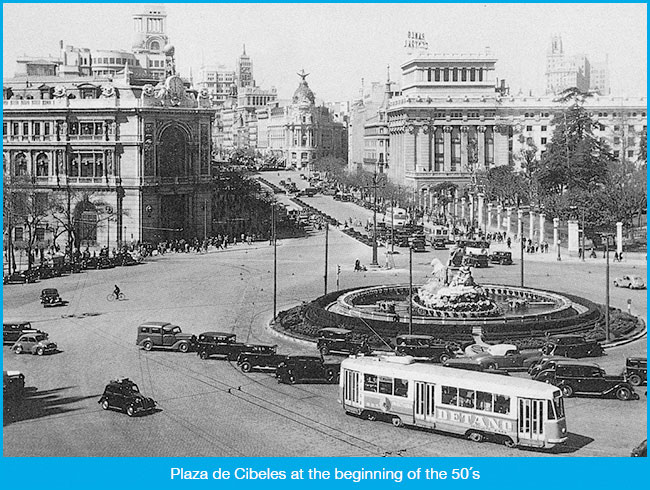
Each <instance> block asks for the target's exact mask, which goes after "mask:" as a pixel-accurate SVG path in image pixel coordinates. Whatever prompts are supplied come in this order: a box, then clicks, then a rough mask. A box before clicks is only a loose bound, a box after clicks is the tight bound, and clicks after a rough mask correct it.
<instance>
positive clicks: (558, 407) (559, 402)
mask: <svg viewBox="0 0 650 490" xmlns="http://www.w3.org/2000/svg"><path fill="white" fill-rule="evenodd" d="M553 404H554V405H555V414H556V415H557V418H559V419H561V418H562V417H564V400H563V399H562V398H561V397H559V396H557V397H555V398H553Z"/></svg>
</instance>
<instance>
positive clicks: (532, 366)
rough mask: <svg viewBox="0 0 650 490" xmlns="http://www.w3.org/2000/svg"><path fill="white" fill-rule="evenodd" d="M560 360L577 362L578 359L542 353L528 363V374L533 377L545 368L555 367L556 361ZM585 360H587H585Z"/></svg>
mask: <svg viewBox="0 0 650 490" xmlns="http://www.w3.org/2000/svg"><path fill="white" fill-rule="evenodd" d="M558 361H559V362H562V361H573V362H579V361H578V359H572V358H570V357H564V356H547V355H546V354H543V355H542V357H540V358H539V359H532V360H531V362H530V363H528V374H529V375H530V377H531V378H534V377H535V376H536V375H537V374H538V373H540V372H542V371H544V370H546V369H551V368H555V364H556V363H557V362H558ZM585 362H587V361H585Z"/></svg>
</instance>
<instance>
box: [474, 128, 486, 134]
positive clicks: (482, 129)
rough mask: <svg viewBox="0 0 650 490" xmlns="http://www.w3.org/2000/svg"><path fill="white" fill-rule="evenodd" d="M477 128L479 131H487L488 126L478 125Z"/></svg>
mask: <svg viewBox="0 0 650 490" xmlns="http://www.w3.org/2000/svg"><path fill="white" fill-rule="evenodd" d="M476 129H477V131H478V132H479V133H485V131H487V126H477V127H476Z"/></svg>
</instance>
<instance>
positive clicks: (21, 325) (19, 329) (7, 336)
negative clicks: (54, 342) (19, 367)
mask: <svg viewBox="0 0 650 490" xmlns="http://www.w3.org/2000/svg"><path fill="white" fill-rule="evenodd" d="M25 333H39V334H43V335H45V336H46V337H47V334H46V333H45V332H42V331H41V330H37V329H35V328H33V327H32V324H31V323H29V322H28V321H21V320H4V321H3V322H2V343H3V344H13V343H15V342H16V341H17V340H18V339H19V338H20V337H21V336H22V335H23V334H25Z"/></svg>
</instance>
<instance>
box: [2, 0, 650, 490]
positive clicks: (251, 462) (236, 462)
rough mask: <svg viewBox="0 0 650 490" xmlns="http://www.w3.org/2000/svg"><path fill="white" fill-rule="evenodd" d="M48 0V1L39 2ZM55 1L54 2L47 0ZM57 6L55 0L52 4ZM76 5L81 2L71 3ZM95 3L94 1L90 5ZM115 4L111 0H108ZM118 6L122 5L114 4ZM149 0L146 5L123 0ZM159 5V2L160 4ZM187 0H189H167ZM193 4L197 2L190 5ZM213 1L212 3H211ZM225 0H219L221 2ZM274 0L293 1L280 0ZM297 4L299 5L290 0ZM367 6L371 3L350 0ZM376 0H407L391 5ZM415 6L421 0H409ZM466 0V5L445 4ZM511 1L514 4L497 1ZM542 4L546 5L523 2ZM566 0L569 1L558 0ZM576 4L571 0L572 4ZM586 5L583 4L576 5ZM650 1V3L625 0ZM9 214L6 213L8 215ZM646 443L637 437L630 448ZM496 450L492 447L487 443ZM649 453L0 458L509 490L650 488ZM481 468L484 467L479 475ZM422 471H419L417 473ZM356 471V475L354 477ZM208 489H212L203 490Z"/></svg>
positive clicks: (21, 475)
mask: <svg viewBox="0 0 650 490" xmlns="http://www.w3.org/2000/svg"><path fill="white" fill-rule="evenodd" d="M4 3H27V2H25V1H23V2H19V1H15V2H14V1H10V2H3V4H4ZM34 3H46V2H34ZM47 3H49V2H47ZM52 3H53V2H52ZM68 3H76V2H68ZM88 3H91V2H88ZM106 3H108V2H106ZM111 3H117V2H111ZM119 3H143V2H129V1H125V2H119ZM144 3H147V2H144ZM150 3H151V2H150ZM154 3H155V2H154ZM161 3H185V2H161ZM187 3H189V2H187ZM206 3H210V2H206ZM214 3H219V2H214ZM223 3H272V2H244V1H238V0H234V1H231V2H223ZM273 3H285V2H282V0H280V1H279V2H273ZM286 3H291V2H286ZM303 3H338V2H331V1H324V2H318V1H309V0H307V1H304V2H303ZM348 3H363V2H354V1H353V2H348ZM375 3H406V2H399V1H395V2H384V1H381V0H380V1H379V2H375ZM408 3H418V2H417V1H416V2H408ZM445 3H461V2H453V1H452V2H445ZM493 3H506V2H493ZM517 3H540V2H517ZM554 3H565V2H554ZM566 3H569V2H566ZM574 3H583V2H574ZM619 3H647V2H619ZM0 219H1V218H0ZM638 442H639V441H630V447H632V446H634V445H635V444H636V443H638ZM485 450H486V453H488V454H489V451H490V445H489V444H486V446H485ZM648 467H649V466H648V461H647V458H589V459H586V458H575V457H567V458H564V457H563V458H555V457H551V458H530V457H516V458H512V459H507V460H506V459H502V458H440V459H438V458H436V459H433V458H406V459H390V460H388V459H381V458H7V457H2V458H1V459H0V481H2V482H3V483H4V484H5V485H7V487H9V486H10V487H13V488H16V487H20V488H25V489H31V488H47V489H66V490H69V489H77V488H79V489H81V488H96V487H107V488H113V487H115V486H120V487H125V488H127V489H131V488H143V487H144V488H152V487H155V488H159V489H161V488H173V487H176V486H178V485H183V486H184V485H187V484H197V485H201V486H203V485H211V486H212V487H214V486H215V485H218V486H219V487H222V488H258V487H260V486H264V487H265V488H268V489H273V488H281V489H287V488H302V487H303V486H304V485H305V484H308V485H311V486H313V487H314V488H330V487H331V486H332V485H333V484H334V485H336V486H337V488H348V487H349V488H353V487H354V488H360V486H367V487H370V486H372V488H392V487H393V486H408V487H409V488H431V486H438V487H440V486H447V485H449V484H452V485H453V486H455V487H457V486H459V485H460V486H464V485H471V486H473V487H474V488H476V487H477V485H478V486H480V487H481V488H495V489H497V488H499V489H501V488H504V487H505V488H507V487H509V486H516V487H518V488H520V487H521V486H523V485H525V486H530V487H537V486H538V485H539V486H541V485H547V486H551V485H552V486H561V487H563V488H568V487H570V486H575V487H576V488H590V489H600V488H603V489H604V488H620V487H624V488H637V487H638V488H640V487H643V486H646V485H648V481H649V479H648V473H647V471H648ZM172 468H183V469H185V470H194V471H196V470H205V471H206V472H207V477H208V480H207V482H209V483H201V481H194V480H188V479H181V478H180V477H176V478H174V479H172V478H171V470H172ZM238 468H240V470H239V473H241V472H242V470H241V469H242V468H244V469H246V468H252V469H254V470H255V471H258V472H259V471H265V470H267V469H270V470H272V471H277V472H283V473H284V475H285V479H261V478H259V479H238V478H236V476H235V475H234V472H235V471H236V470H237V469H238ZM314 468H316V469H318V470H320V471H329V472H331V473H332V476H331V478H330V479H328V480H326V479H319V480H311V479H310V478H309V476H308V470H309V469H314ZM463 468H468V469H469V468H471V470H470V472H469V477H468V478H467V479H463V478H458V479H454V478H453V476H452V473H453V470H461V469H463ZM219 469H222V470H224V471H229V472H230V473H231V475H232V476H231V478H230V479H228V480H225V479H213V477H212V474H213V472H215V471H217V470H219ZM336 469H338V470H339V471H358V470H361V469H365V470H375V471H382V470H391V471H394V472H401V473H400V474H401V477H402V478H401V481H398V478H391V477H390V476H389V477H388V478H387V479H384V480H369V479H365V480H357V481H355V480H354V479H350V478H348V479H335V478H334V471H335V470H336ZM418 469H420V471H421V477H420V479H409V477H408V475H409V472H416V471H417V470H418ZM426 469H434V470H436V471H446V472H447V478H446V479H435V480H428V479H426V478H424V471H425V470H426ZM300 470H302V471H303V479H291V473H292V472H294V471H300ZM475 471H478V472H479V477H478V478H476V474H475V473H473V472H475ZM412 474H414V473H412ZM350 476H352V475H350ZM203 488H205V487H203Z"/></svg>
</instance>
